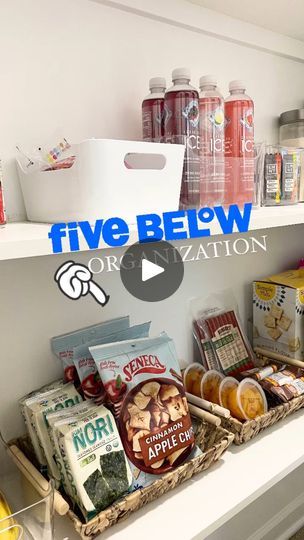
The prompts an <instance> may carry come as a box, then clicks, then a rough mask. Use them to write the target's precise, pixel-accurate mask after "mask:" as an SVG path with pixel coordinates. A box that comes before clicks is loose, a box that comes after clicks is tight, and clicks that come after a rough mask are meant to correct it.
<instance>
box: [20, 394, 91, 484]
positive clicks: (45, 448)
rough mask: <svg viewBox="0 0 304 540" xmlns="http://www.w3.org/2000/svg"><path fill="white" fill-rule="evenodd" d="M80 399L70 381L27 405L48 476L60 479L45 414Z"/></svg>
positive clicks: (68, 405) (69, 405)
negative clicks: (45, 462) (44, 459)
mask: <svg viewBox="0 0 304 540" xmlns="http://www.w3.org/2000/svg"><path fill="white" fill-rule="evenodd" d="M81 401H82V397H81V395H80V394H79V393H78V392H77V390H76V389H75V387H74V385H73V384H72V383H70V384H66V385H64V386H63V387H62V388H60V389H59V390H57V391H55V392H52V393H51V394H47V395H45V394H44V395H42V396H41V399H39V400H38V401H35V402H34V403H32V404H30V405H29V410H30V413H31V424H32V426H33V428H34V430H35V431H36V434H37V436H38V439H39V443H40V447H41V449H42V452H43V453H44V455H45V457H46V461H47V466H48V472H49V476H50V477H52V478H54V479H55V480H57V481H59V480H60V472H59V470H58V467H57V465H56V461H55V460H54V451H53V446H52V443H51V440H50V437H49V433H48V423H47V415H48V414H49V413H50V412H54V411H57V410H59V409H65V408H68V407H73V406H74V405H77V404H78V403H80V402H81Z"/></svg>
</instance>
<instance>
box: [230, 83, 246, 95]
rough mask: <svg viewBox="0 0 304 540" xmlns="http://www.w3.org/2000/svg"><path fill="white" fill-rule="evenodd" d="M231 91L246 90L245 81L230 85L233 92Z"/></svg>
mask: <svg viewBox="0 0 304 540" xmlns="http://www.w3.org/2000/svg"><path fill="white" fill-rule="evenodd" d="M231 90H246V86H245V84H244V83H243V81H239V80H236V81H231V82H230V83H229V92H231Z"/></svg>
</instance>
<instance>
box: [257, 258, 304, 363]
mask: <svg viewBox="0 0 304 540" xmlns="http://www.w3.org/2000/svg"><path fill="white" fill-rule="evenodd" d="M253 324H254V333H253V335H254V337H253V345H254V347H263V348H264V349H268V350H271V351H274V352H277V353H279V354H283V355H285V356H289V357H292V358H297V359H298V360H304V272H303V269H300V270H288V271H287V272H282V274H276V275H273V276H270V277H267V278H265V279H263V280H261V281H254V283H253Z"/></svg>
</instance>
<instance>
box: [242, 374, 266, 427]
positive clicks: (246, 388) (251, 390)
mask: <svg viewBox="0 0 304 540" xmlns="http://www.w3.org/2000/svg"><path fill="white" fill-rule="evenodd" d="M237 402H238V406H239V408H240V410H241V411H242V414H243V416H244V418H245V419H246V420H254V419H255V418H256V417H257V416H261V415H262V414H265V413H266V412H267V410H268V405H267V400H266V396H265V392H264V390H263V388H262V387H261V385H260V384H259V383H258V382H257V381H255V380H253V379H249V378H247V379H244V380H243V381H242V382H240V384H239V386H238V389H237Z"/></svg>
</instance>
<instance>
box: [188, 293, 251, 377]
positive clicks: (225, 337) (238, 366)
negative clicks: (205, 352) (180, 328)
mask: <svg viewBox="0 0 304 540" xmlns="http://www.w3.org/2000/svg"><path fill="white" fill-rule="evenodd" d="M237 311H238V310H237V304H236V301H235V298H234V296H233V294H232V293H231V291H230V290H223V291H220V292H219V293H217V294H212V295H210V296H208V297H206V298H202V297H201V298H196V299H194V300H192V302H191V312H192V319H193V320H194V321H195V325H196V327H198V326H199V328H200V329H201V332H203V335H204V336H205V338H206V339H207V340H208V343H209V346H210V347H211V348H212V351H213V355H214V358H213V360H212V362H211V361H210V359H209V360H208V357H207V356H206V362H207V364H208V368H209V369H213V370H214V369H215V370H216V371H222V372H223V373H224V374H225V375H230V376H238V375H239V374H240V373H241V372H242V371H244V370H248V369H252V368H254V367H255V366H254V355H253V351H252V349H251V347H250V344H249V341H248V338H247V336H246V335H245V332H244V331H243V329H242V326H241V323H240V321H239V318H238V314H237ZM209 358H210V357H209Z"/></svg>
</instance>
